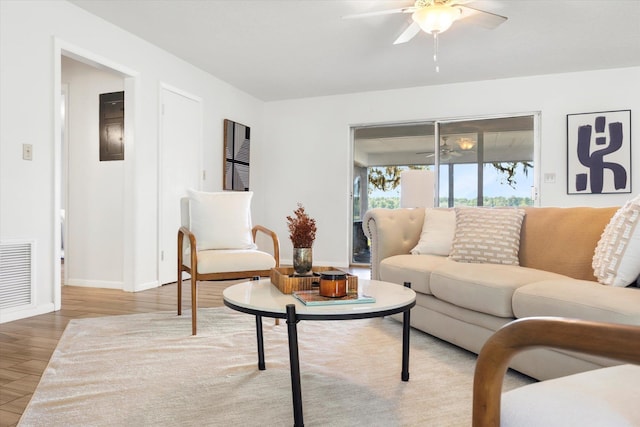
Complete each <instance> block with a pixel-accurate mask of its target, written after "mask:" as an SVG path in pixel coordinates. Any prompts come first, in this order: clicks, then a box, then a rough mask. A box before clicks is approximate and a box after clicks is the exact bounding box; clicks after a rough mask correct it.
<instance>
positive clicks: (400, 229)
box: [363, 208, 640, 380]
mask: <svg viewBox="0 0 640 427" xmlns="http://www.w3.org/2000/svg"><path fill="white" fill-rule="evenodd" d="M524 210H525V216H524V219H523V220H522V226H521V229H520V239H519V251H518V254H517V257H518V258H519V265H502V264H493V263H470V262H458V261H453V260H452V259H451V258H450V257H449V256H444V255H431V254H421V255H415V254H411V253H410V251H411V250H412V249H413V248H414V247H415V246H416V245H417V244H418V242H419V240H420V236H421V232H422V229H423V224H424V220H425V210H424V209H393V210H392V209H372V210H369V211H368V212H367V213H366V215H365V217H364V221H363V229H364V232H365V234H366V235H367V237H368V238H369V239H370V243H371V278H372V279H377V280H384V281H388V282H393V283H398V284H403V283H404V282H410V283H411V286H412V288H413V289H414V290H415V291H416V293H417V303H416V306H415V308H414V309H413V310H412V314H411V325H412V326H413V327H415V328H417V329H420V330H422V331H424V332H427V333H429V334H431V335H434V336H436V337H439V338H441V339H443V340H446V341H448V342H451V343H453V344H455V345H457V346H460V347H462V348H465V349H467V350H470V351H472V352H474V353H479V352H480V349H481V348H482V346H483V344H484V343H485V341H486V340H487V339H488V338H489V337H490V336H491V335H492V334H493V333H494V332H495V331H496V330H498V329H499V328H500V327H502V326H503V325H505V324H507V323H508V322H510V321H512V320H514V319H516V318H523V317H531V316H559V317H570V318H579V319H585V320H590V321H598V322H613V323H625V324H634V325H640V289H638V288H637V285H635V284H632V285H631V286H628V287H613V286H605V285H602V284H600V283H598V282H597V280H596V278H595V277H594V270H593V267H592V259H593V255H594V251H595V248H596V246H597V244H598V241H599V240H600V237H601V235H602V233H603V230H604V229H605V227H606V226H607V224H608V223H609V221H610V220H611V217H612V216H613V215H614V213H615V212H616V211H617V208H524ZM458 227H459V224H458ZM619 363H620V362H617V361H615V360H610V359H605V358H601V357H595V356H588V355H583V354H578V353H571V352H568V351H562V350H550V349H535V350H530V351H527V352H524V353H521V354H519V355H518V356H516V357H515V358H514V359H513V361H512V363H511V365H510V366H511V367H512V368H514V369H516V370H518V371H520V372H522V373H524V374H527V375H529V376H532V377H534V378H537V379H540V380H543V379H549V378H556V377H560V376H564V375H569V374H573V373H577V372H582V371H587V370H591V369H595V368H599V367H603V366H611V365H615V364H619Z"/></svg>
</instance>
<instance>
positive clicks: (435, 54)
mask: <svg viewBox="0 0 640 427" xmlns="http://www.w3.org/2000/svg"><path fill="white" fill-rule="evenodd" d="M433 62H435V64H436V73H439V72H440V66H439V65H438V32H437V31H434V32H433Z"/></svg>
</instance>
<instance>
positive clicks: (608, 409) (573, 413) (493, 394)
mask: <svg viewBox="0 0 640 427" xmlns="http://www.w3.org/2000/svg"><path fill="white" fill-rule="evenodd" d="M535 347H551V348H555V349H559V350H560V351H577V352H581V353H588V354H591V355H595V356H601V357H608V358H613V359H617V360H620V361H622V362H627V363H630V364H623V365H618V366H612V367H608V368H601V369H595V370H592V371H587V372H582V373H579V374H574V375H568V376H566V377H560V378H555V379H551V380H546V381H542V382H538V383H533V384H529V385H526V386H524V387H520V388H516V389H514V390H511V391H508V392H506V393H504V394H503V393H502V382H503V378H504V374H505V372H506V371H507V368H508V366H509V361H510V360H511V358H512V357H513V356H514V355H515V354H517V353H519V352H521V351H524V350H527V349H530V348H535ZM639 364H640V327H639V326H635V325H624V324H619V323H599V322H590V321H585V320H576V319H567V318H559V317H529V318H523V319H519V320H516V321H513V322H511V323H509V324H507V325H505V326H504V327H502V328H501V329H499V330H498V331H496V333H495V334H493V335H492V336H491V337H490V338H489V339H488V340H487V342H486V343H485V345H484V347H483V348H482V350H481V351H480V354H479V355H478V361H477V363H476V370H475V375H474V382H473V426H474V427H490V426H491V427H498V426H503V427H504V426H519V427H520V426H544V427H553V426H562V427H567V426H580V427H585V426H616V427H622V426H639V425H640V405H638V392H639V391H640V366H639Z"/></svg>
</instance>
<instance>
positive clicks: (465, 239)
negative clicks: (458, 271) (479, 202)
mask: <svg viewBox="0 0 640 427" xmlns="http://www.w3.org/2000/svg"><path fill="white" fill-rule="evenodd" d="M455 212H456V232H455V236H454V239H453V246H452V250H451V255H450V258H451V259H453V260H454V261H460V262H476V263H488V264H507V265H519V264H520V261H519V259H518V251H519V249H520V228H521V226H522V220H523V218H524V214H525V211H524V209H512V208H509V209H504V208H456V209H455Z"/></svg>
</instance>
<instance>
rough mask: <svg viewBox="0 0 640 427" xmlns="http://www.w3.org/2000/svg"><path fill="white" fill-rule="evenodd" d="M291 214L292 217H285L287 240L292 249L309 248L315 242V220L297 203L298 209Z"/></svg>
mask: <svg viewBox="0 0 640 427" xmlns="http://www.w3.org/2000/svg"><path fill="white" fill-rule="evenodd" d="M293 214H294V216H293V217H291V216H287V225H288V227H289V238H290V239H291V242H292V243H293V247H294V248H310V247H311V246H313V241H314V240H316V220H315V219H313V218H311V217H310V216H309V215H308V214H307V213H306V212H305V210H304V206H302V204H301V203H298V209H296V210H295V211H293Z"/></svg>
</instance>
